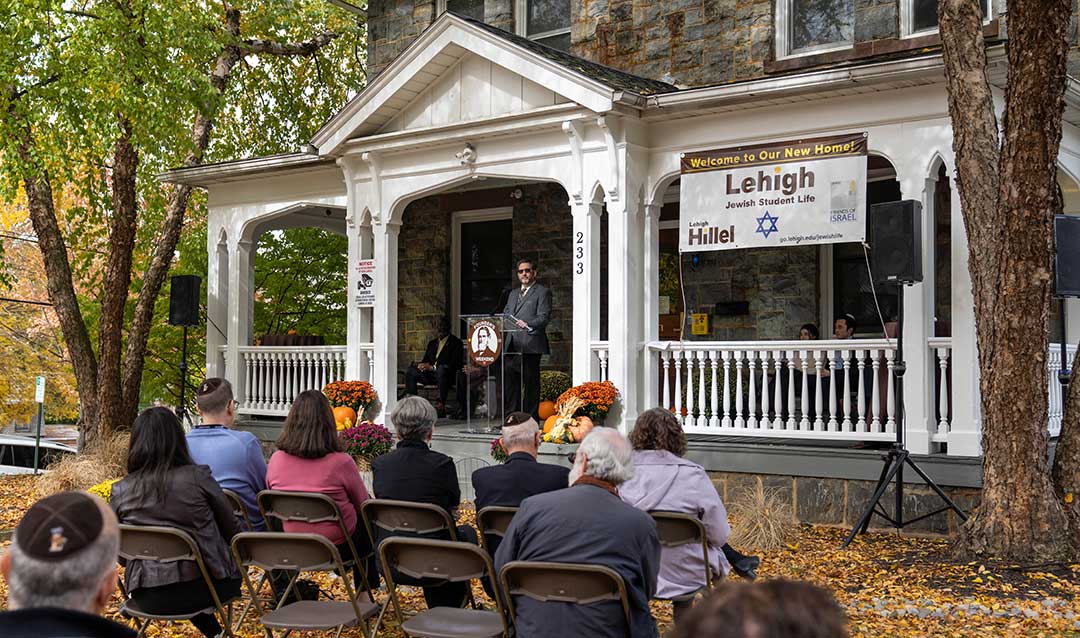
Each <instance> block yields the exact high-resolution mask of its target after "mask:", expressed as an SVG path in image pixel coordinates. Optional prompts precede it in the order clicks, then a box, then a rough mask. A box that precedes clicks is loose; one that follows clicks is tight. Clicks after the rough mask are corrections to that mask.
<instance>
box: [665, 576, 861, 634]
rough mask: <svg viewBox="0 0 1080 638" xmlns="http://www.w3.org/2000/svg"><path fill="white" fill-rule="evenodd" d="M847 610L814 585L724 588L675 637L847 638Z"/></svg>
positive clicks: (777, 582) (698, 608) (690, 616)
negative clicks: (769, 637) (776, 637)
mask: <svg viewBox="0 0 1080 638" xmlns="http://www.w3.org/2000/svg"><path fill="white" fill-rule="evenodd" d="M847 635H848V631H847V619H846V618H845V617H844V611H843V609H841V608H840V605H838V604H836V600H835V599H834V598H833V597H832V594H830V593H829V592H828V591H826V590H824V589H822V588H820V587H817V586H816V585H811V584H810V583H806V582H800V581H793V580H767V581H759V582H756V583H737V582H731V581H729V582H726V583H722V584H721V585H720V586H719V587H718V588H717V589H716V591H714V592H713V593H712V594H710V595H709V596H708V597H706V598H705V599H704V600H703V601H701V602H700V603H698V604H697V605H696V606H695V607H694V608H693V609H691V610H690V611H689V613H687V614H686V617H685V618H683V619H682V621H681V622H678V623H676V625H675V629H674V630H672V632H671V636H672V638H765V637H766V636H783V637H784V638H847Z"/></svg>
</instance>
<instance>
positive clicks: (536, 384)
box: [503, 259, 551, 417]
mask: <svg viewBox="0 0 1080 638" xmlns="http://www.w3.org/2000/svg"><path fill="white" fill-rule="evenodd" d="M536 274H537V268H536V262H535V261H533V260H531V259H519V260H518V262H517V276H518V281H520V282H521V287H520V288H515V289H513V290H511V291H510V296H509V297H507V299H506V308H504V309H503V313H504V314H507V315H510V316H511V317H513V319H511V321H513V322H514V325H515V326H516V328H517V331H516V332H511V333H510V336H509V337H508V338H507V340H506V352H511V353H521V354H511V355H510V356H508V357H505V365H506V377H507V379H506V384H507V386H506V388H505V394H506V397H505V402H504V405H505V408H506V410H507V411H508V412H513V411H517V410H520V411H522V412H528V413H529V414H531V415H533V416H534V417H535V416H537V413H536V410H537V408H538V407H539V406H540V357H542V356H544V355H545V354H549V353H550V352H551V349H550V347H549V346H548V338H547V332H546V331H547V324H548V320H549V319H550V318H551V291H549V290H548V289H547V288H546V287H544V285H543V284H540V283H537V281H536Z"/></svg>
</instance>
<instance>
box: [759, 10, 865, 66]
mask: <svg viewBox="0 0 1080 638" xmlns="http://www.w3.org/2000/svg"><path fill="white" fill-rule="evenodd" d="M776 6H777V16H776V17H777V20H776V36H777V37H776V43H777V51H776V53H777V57H778V58H785V57H791V56H797V55H806V54H810V53H822V52H824V51H832V50H835V49H843V48H847V47H850V46H851V44H852V42H853V39H854V34H855V3H854V0H777V2H776Z"/></svg>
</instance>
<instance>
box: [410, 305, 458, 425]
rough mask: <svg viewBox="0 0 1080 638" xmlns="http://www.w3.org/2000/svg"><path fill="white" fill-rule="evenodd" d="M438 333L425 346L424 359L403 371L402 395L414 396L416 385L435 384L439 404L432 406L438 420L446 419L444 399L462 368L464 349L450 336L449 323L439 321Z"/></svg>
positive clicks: (455, 338)
mask: <svg viewBox="0 0 1080 638" xmlns="http://www.w3.org/2000/svg"><path fill="white" fill-rule="evenodd" d="M438 329H439V331H438V333H437V336H436V337H435V338H434V339H432V340H431V341H429V342H428V344H427V350H425V351H424V358H423V359H422V360H421V361H420V363H414V364H413V365H411V366H409V369H408V370H406V371H405V394H407V395H412V394H416V386H417V384H419V383H423V384H425V385H431V384H436V385H437V386H438V387H439V400H438V402H437V403H435V411H436V412H438V414H439V416H440V417H441V416H445V415H446V397H447V396H448V395H449V394H450V386H451V385H453V383H454V378H455V376H456V375H457V373H458V372H459V371H460V370H461V368H462V366H463V365H464V364H463V357H464V349H463V346H462V343H461V339H458V338H457V337H455V336H454V335H452V334H450V320H449V319H447V318H445V317H443V318H442V319H439V328H438Z"/></svg>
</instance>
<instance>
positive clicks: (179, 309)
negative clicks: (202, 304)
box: [169, 275, 202, 326]
mask: <svg viewBox="0 0 1080 638" xmlns="http://www.w3.org/2000/svg"><path fill="white" fill-rule="evenodd" d="M201 286H202V279H200V278H199V276H198V275H175V276H173V277H172V283H171V284H170V290H169V324H171V325H174V326H197V325H199V288H200V287H201Z"/></svg>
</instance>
